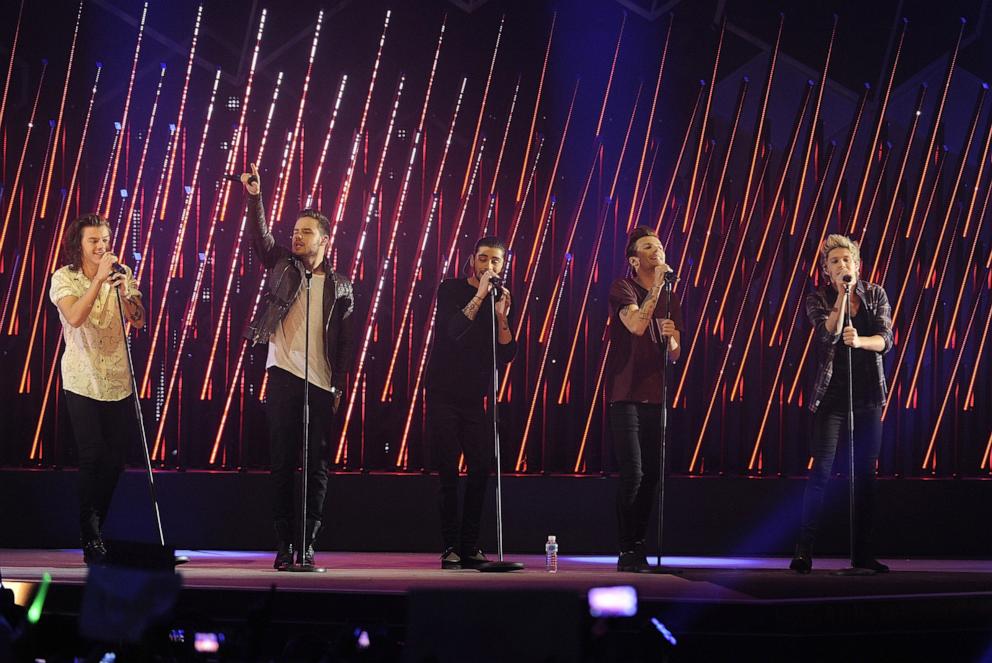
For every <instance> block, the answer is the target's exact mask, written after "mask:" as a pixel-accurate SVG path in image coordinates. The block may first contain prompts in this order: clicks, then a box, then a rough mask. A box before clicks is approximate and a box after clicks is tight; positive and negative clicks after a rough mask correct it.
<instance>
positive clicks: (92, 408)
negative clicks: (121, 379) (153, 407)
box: [63, 391, 134, 545]
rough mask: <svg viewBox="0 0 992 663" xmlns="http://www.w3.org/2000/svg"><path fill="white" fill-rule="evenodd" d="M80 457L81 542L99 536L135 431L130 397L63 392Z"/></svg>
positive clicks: (86, 541)
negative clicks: (106, 398)
mask: <svg viewBox="0 0 992 663" xmlns="http://www.w3.org/2000/svg"><path fill="white" fill-rule="evenodd" d="M63 394H65V405H66V409H68V411H69V420H70V421H71V422H72V432H73V436H74V437H75V438H76V449H77V454H78V456H79V486H78V491H79V533H80V537H81V539H82V542H83V545H85V544H87V543H89V542H91V541H95V540H97V539H99V538H100V530H101V527H102V526H103V523H104V522H105V521H106V520H107V511H108V510H109V509H110V502H111V500H112V499H113V496H114V489H115V488H116V487H117V481H118V479H120V476H121V472H123V471H124V462H125V459H126V457H127V442H128V438H129V436H130V435H131V433H132V432H133V431H134V411H133V409H132V408H131V400H130V397H128V398H124V399H122V400H119V401H98V400H96V399H94V398H89V397H87V396H81V395H79V394H74V393H72V392H71V391H64V392H63Z"/></svg>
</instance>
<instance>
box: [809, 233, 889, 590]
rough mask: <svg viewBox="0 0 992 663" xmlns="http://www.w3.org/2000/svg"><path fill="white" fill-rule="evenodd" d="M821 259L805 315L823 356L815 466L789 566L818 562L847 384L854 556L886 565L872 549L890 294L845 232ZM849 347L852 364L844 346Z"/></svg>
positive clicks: (870, 566) (861, 562) (879, 568)
mask: <svg viewBox="0 0 992 663" xmlns="http://www.w3.org/2000/svg"><path fill="white" fill-rule="evenodd" d="M820 262H821V267H822V269H823V276H824V277H825V279H826V282H825V283H824V284H823V285H821V286H820V287H819V288H817V289H816V290H815V291H813V292H811V293H810V294H809V295H808V296H807V297H806V316H807V318H808V319H809V322H810V324H811V325H812V326H813V333H814V335H815V338H816V349H817V356H818V360H817V372H816V380H815V381H814V383H813V391H812V393H811V394H810V397H809V409H810V411H811V412H813V437H812V440H811V444H810V453H811V455H812V456H813V468H812V470H811V472H810V475H809V479H808V483H807V485H806V493H805V495H804V497H803V510H802V524H801V527H800V532H799V543H798V545H797V547H796V555H795V558H794V559H793V560H792V563H791V564H790V568H791V569H792V570H794V571H797V572H799V573H809V572H810V571H811V570H812V568H813V559H812V549H813V541H814V538H815V536H816V529H817V524H818V522H819V519H820V515H821V512H822V508H823V494H824V491H825V489H826V485H827V481H828V480H829V478H830V471H831V469H832V467H833V464H834V458H835V456H836V451H837V443H838V441H839V440H840V439H841V438H842V437H843V438H845V439H846V437H847V436H846V435H842V431H843V430H844V429H846V428H847V414H848V406H849V401H848V399H849V395H848V385H850V389H851V392H850V397H851V398H852V401H853V402H852V403H851V404H853V410H854V465H855V471H854V476H855V482H854V550H853V551H852V562H853V564H854V566H856V567H858V568H862V569H867V570H869V571H873V572H876V573H884V572H885V571H888V567H887V566H885V565H884V564H882V563H881V562H879V561H877V560H876V559H875V558H874V557H873V556H872V553H871V530H872V517H873V511H874V492H875V490H874V489H875V465H876V462H877V461H878V454H879V449H880V447H881V443H882V408H883V407H884V405H885V399H886V396H887V389H886V385H885V373H884V370H883V366H882V355H883V354H885V353H886V352H888V351H889V350H891V349H892V315H891V311H890V308H889V300H888V297H887V296H886V294H885V290H883V289H882V287H881V286H879V285H876V284H874V283H867V282H864V281H862V280H861V279H860V274H859V272H860V269H861V254H860V248H859V246H858V244H857V243H855V242H854V241H852V240H851V239H849V238H848V237H845V236H843V235H830V236H829V237H827V239H826V241H824V243H823V246H822V247H821V248H820ZM848 291H849V294H848ZM848 300H850V302H849V301H848ZM849 304H850V306H849ZM848 308H850V313H851V315H850V318H848V317H847V314H848ZM848 348H850V351H851V352H850V354H851V363H850V368H849V367H848V353H847V352H846V351H845V350H846V349H848Z"/></svg>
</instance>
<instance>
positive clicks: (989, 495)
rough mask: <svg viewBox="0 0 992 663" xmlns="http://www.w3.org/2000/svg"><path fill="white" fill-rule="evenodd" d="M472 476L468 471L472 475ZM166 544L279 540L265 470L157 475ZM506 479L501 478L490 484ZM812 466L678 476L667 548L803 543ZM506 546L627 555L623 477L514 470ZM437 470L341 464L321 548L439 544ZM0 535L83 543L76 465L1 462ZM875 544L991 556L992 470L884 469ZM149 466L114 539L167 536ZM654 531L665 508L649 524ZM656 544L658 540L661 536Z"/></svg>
mask: <svg viewBox="0 0 992 663" xmlns="http://www.w3.org/2000/svg"><path fill="white" fill-rule="evenodd" d="M461 483H462V484H463V485H464V481H462V482H461ZM155 485H156V489H157V491H158V496H159V502H160V504H161V512H162V520H163V528H164V531H165V538H166V543H167V544H169V545H171V546H173V547H176V548H185V549H200V550H205V549H208V550H266V549H268V548H270V547H271V546H274V545H275V542H274V534H273V530H272V522H271V516H270V513H271V505H270V502H269V496H270V484H269V476H268V473H266V472H257V471H253V472H235V471H216V472H207V471H187V472H181V471H167V470H160V471H157V472H156V474H155ZM491 487H494V484H491ZM805 487H806V480H805V479H804V478H777V477H717V476H703V477H697V476H692V477H687V476H673V477H671V478H670V479H669V482H668V488H667V491H666V496H665V505H666V510H665V551H666V552H667V553H670V554H674V555H709V556H748V557H753V556H758V557H760V556H785V555H791V554H792V551H793V546H794V544H795V537H796V531H797V529H798V524H799V511H800V508H801V506H802V495H803V490H804V489H805ZM503 488H504V490H503V516H504V534H505V548H504V549H505V550H507V551H511V552H514V553H530V554H534V553H543V551H544V542H545V541H546V540H547V537H548V535H549V534H554V535H556V536H557V537H558V541H559V543H560V545H561V551H562V553H563V554H615V552H616V550H615V536H616V512H615V504H616V491H617V479H616V477H613V476H607V477H600V476H578V477H576V476H540V475H523V476H508V477H506V478H505V481H504V486H503ZM437 492H438V479H437V477H436V476H434V475H429V474H410V473H405V474H387V473H371V474H364V473H359V472H336V473H333V474H332V475H331V477H330V481H329V485H328V494H327V502H326V507H325V513H324V526H323V529H322V531H321V533H320V536H319V537H318V541H317V543H318V548H319V549H322V550H331V551H333V550H340V551H369V552H395V551H409V552H430V553H433V552H440V547H441V542H440V522H439V519H438V514H437ZM493 492H494V491H490V494H489V495H488V496H487V500H486V504H485V513H484V516H483V537H482V542H481V545H482V547H483V549H484V550H486V551H492V550H495V548H496V540H495V530H496V526H495V508H494V502H495V500H494V499H493V494H492V493H493ZM0 504H3V505H17V506H16V508H4V509H0V548H41V549H50V548H74V547H78V546H79V539H78V524H77V522H78V514H77V511H76V509H77V506H76V471H75V470H57V469H0ZM877 504H878V508H877V514H878V515H877V517H876V525H875V536H874V540H875V550H876V553H877V554H878V555H880V556H889V557H897V558H898V557H926V558H944V559H968V558H978V559H982V558H987V557H988V554H989V551H990V550H992V537H990V535H989V530H988V526H987V524H988V523H989V522H990V521H992V479H959V480H955V479H935V480H929V479H880V480H879V481H878V502H877ZM826 505H827V510H826V513H825V516H824V518H823V522H822V523H821V526H820V532H819V535H818V537H817V549H816V552H817V553H818V554H820V555H826V556H836V557H841V556H844V555H846V554H847V549H848V530H847V483H846V481H845V480H843V479H835V480H833V481H831V483H830V484H829V485H828V488H827V495H826ZM153 518H154V517H153V514H152V511H151V508H150V503H149V498H148V490H147V486H146V483H145V476H144V473H143V472H142V471H139V470H129V471H127V472H126V473H125V475H124V476H123V477H122V479H121V482H120V484H119V485H118V488H117V492H116V493H115V496H114V502H113V504H112V506H111V509H110V516H109V520H108V522H107V524H106V527H105V534H106V535H107V537H108V538H119V539H128V540H141V541H147V542H153V541H154V542H157V540H158V535H157V532H156V531H155V529H154V519H153ZM647 531H648V532H649V533H650V536H651V537H652V538H653V533H654V531H655V525H654V521H653V520H652V522H651V524H650V525H649V527H648V530H647ZM649 543H650V542H649Z"/></svg>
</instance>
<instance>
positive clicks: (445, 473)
mask: <svg viewBox="0 0 992 663" xmlns="http://www.w3.org/2000/svg"><path fill="white" fill-rule="evenodd" d="M488 422H489V419H488V418H487V416H486V412H485V410H484V409H483V407H482V399H481V398H479V397H471V396H470V397H464V396H453V395H451V394H446V393H441V392H436V391H432V392H429V393H428V394H427V431H428V436H429V439H430V440H431V448H432V449H433V452H434V459H435V465H436V467H437V470H438V476H439V477H440V479H441V489H440V494H439V496H438V509H439V511H440V514H441V539H442V542H443V545H444V549H445V550H447V549H448V548H454V549H455V550H460V551H461V552H463V553H467V554H472V553H474V552H475V550H476V549H477V548H478V546H479V529H480V527H481V521H482V505H483V503H484V501H485V498H486V486H487V484H488V482H489V470H490V467H491V466H492V463H493V457H494V451H493V446H492V445H493V439H492V434H491V432H490V424H489V423H488ZM462 452H464V453H465V465H466V466H467V467H468V483H467V484H466V486H465V499H464V502H463V503H462V519H461V526H460V527H459V523H458V459H459V456H460V455H461V453H462Z"/></svg>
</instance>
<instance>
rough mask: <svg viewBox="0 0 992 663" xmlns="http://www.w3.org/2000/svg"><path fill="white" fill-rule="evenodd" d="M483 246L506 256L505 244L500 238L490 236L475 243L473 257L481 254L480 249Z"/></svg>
mask: <svg viewBox="0 0 992 663" xmlns="http://www.w3.org/2000/svg"><path fill="white" fill-rule="evenodd" d="M483 246H485V247H487V248H490V249H499V250H500V251H502V252H503V253H504V254H506V245H505V244H503V241H502V240H500V238H498V237H494V236H492V235H488V236H486V237H483V238H482V239H480V240H479V241H478V242H476V243H475V248H474V249H473V250H472V255H473V256H474V255H477V254H478V253H479V249H481V248H482V247H483Z"/></svg>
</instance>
